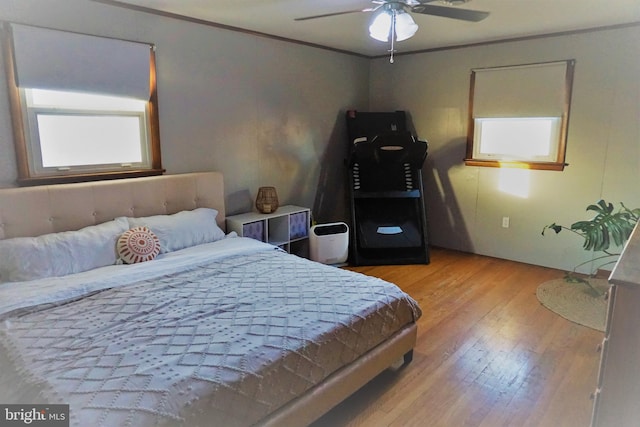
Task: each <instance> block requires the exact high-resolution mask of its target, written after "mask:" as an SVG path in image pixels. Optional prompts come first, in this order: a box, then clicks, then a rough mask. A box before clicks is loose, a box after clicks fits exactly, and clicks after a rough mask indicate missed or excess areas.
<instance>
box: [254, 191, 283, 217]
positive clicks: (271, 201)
mask: <svg viewBox="0 0 640 427" xmlns="http://www.w3.org/2000/svg"><path fill="white" fill-rule="evenodd" d="M256 209H258V211H259V212H260V213H263V214H267V213H272V212H275V211H276V210H277V209H278V194H277V193H276V188H275V187H260V188H259V189H258V196H257V197H256Z"/></svg>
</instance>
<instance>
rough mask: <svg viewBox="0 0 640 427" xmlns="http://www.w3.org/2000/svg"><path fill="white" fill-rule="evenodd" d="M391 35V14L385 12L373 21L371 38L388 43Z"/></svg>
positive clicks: (370, 29) (370, 28)
mask: <svg viewBox="0 0 640 427" xmlns="http://www.w3.org/2000/svg"><path fill="white" fill-rule="evenodd" d="M389 34H391V14H390V13H388V12H387V11H386V10H383V11H382V12H380V13H378V14H377V15H376V17H375V18H373V21H371V25H369V36H370V37H371V38H373V39H376V40H380V41H381V42H388V41H389Z"/></svg>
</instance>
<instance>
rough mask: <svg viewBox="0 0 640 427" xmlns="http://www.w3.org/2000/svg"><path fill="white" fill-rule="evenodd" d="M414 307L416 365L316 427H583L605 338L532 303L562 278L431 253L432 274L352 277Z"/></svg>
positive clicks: (374, 270)
mask: <svg viewBox="0 0 640 427" xmlns="http://www.w3.org/2000/svg"><path fill="white" fill-rule="evenodd" d="M350 269H352V270H355V271H359V272H362V273H365V274H368V275H372V276H377V277H380V278H382V279H385V280H388V281H390V282H393V283H396V284H397V285H398V286H399V287H401V288H402V289H403V290H404V291H406V292H407V293H408V294H410V295H411V296H412V297H413V298H415V299H416V300H417V301H418V303H419V304H420V306H421V308H422V310H423V315H422V318H421V319H420V320H419V321H418V342H417V346H416V348H415V352H414V358H413V362H411V364H409V365H408V366H406V367H405V368H403V369H402V370H400V371H399V372H395V373H394V372H385V373H383V374H381V375H380V376H379V377H378V378H376V379H374V380H373V381H372V382H370V383H369V384H368V385H366V386H365V387H364V388H362V389H361V390H360V391H358V392H357V393H356V394H355V395H353V396H352V397H351V398H349V399H348V400H346V401H345V402H343V403H342V404H341V405H340V406H338V407H336V408H335V409H334V410H333V411H331V412H329V413H328V414H326V415H325V416H324V417H323V418H321V419H320V420H318V421H317V422H316V423H314V424H313V427H336V426H367V427H370V426H374V427H375V426H398V427H405V426H421V427H422V426H446V427H458V426H488V427H493V426H518V427H520V426H549V427H573V426H576V427H586V426H588V425H589V422H590V418H591V407H592V401H591V399H590V395H591V393H592V392H593V391H594V389H595V384H596V376H597V372H598V363H599V357H600V355H599V353H598V351H597V347H598V345H599V344H600V343H601V341H602V338H603V333H601V332H598V331H595V330H592V329H589V328H587V327H584V326H580V325H576V324H574V323H571V322H569V321H567V320H565V319H563V318H561V317H560V316H558V315H556V314H554V313H552V312H551V311H549V310H547V309H546V308H544V307H543V306H542V305H540V303H539V302H538V300H537V298H536V295H535V291H536V288H537V286H538V285H539V284H540V283H542V282H544V281H547V280H550V279H554V278H558V277H562V275H563V272H561V271H558V270H553V269H549V268H544V267H538V266H532V265H528V264H521V263H516V262H511V261H505V260H500V259H495V258H489V257H483V256H478V255H472V254H466V253H460V252H455V251H449V250H443V249H433V250H432V252H431V263H430V264H429V265H410V266H378V267H352V268H350Z"/></svg>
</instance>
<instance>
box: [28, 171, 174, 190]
mask: <svg viewBox="0 0 640 427" xmlns="http://www.w3.org/2000/svg"><path fill="white" fill-rule="evenodd" d="M164 172H165V170H164V169H144V170H128V171H126V172H120V171H117V172H100V173H84V174H69V175H50V176H39V177H30V178H19V179H18V180H17V182H18V185H19V186H21V187H30V186H34V185H50V184H69V183H72V182H90V181H102V180H108V179H122V178H139V177H143V176H156V175H162V174H163V173H164Z"/></svg>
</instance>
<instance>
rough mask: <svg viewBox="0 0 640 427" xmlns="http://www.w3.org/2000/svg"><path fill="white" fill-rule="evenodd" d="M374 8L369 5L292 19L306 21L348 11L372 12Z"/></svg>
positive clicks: (343, 13) (344, 13)
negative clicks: (363, 7)
mask: <svg viewBox="0 0 640 427" xmlns="http://www.w3.org/2000/svg"><path fill="white" fill-rule="evenodd" d="M376 9H377V7H369V8H366V9H357V10H345V11H343V12H333V13H324V14H322V15H313V16H305V17H303V18H295V19H294V21H308V20H309V19H317V18H326V17H328V16H337V15H346V14H348V13H358V12H372V11H374V10H376Z"/></svg>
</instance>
